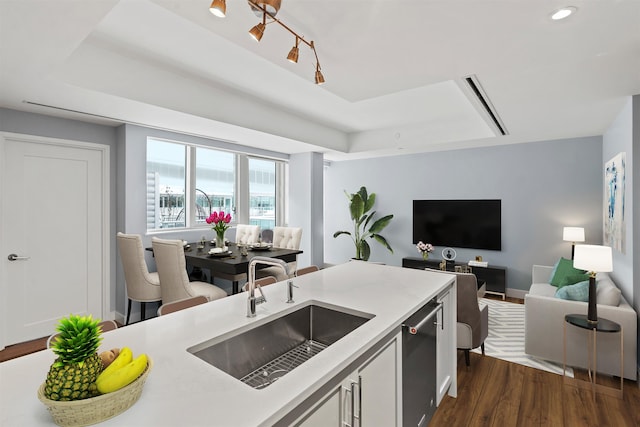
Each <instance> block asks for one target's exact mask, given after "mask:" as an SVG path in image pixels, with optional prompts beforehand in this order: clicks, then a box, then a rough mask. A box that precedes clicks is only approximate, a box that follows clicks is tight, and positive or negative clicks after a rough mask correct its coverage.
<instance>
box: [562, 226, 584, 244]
mask: <svg viewBox="0 0 640 427" xmlns="http://www.w3.org/2000/svg"><path fill="white" fill-rule="evenodd" d="M562 240H564V241H565V242H584V228H582V227H564V229H563V230H562Z"/></svg>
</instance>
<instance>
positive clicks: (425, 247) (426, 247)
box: [416, 240, 433, 260]
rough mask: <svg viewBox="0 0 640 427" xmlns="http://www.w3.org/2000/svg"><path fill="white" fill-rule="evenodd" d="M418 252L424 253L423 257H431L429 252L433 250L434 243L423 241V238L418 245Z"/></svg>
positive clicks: (425, 258)
mask: <svg viewBox="0 0 640 427" xmlns="http://www.w3.org/2000/svg"><path fill="white" fill-rule="evenodd" d="M416 248H418V252H420V253H421V254H422V259H424V260H427V259H429V254H430V253H431V252H433V245H432V244H431V243H422V240H421V241H419V242H418V244H417V245H416Z"/></svg>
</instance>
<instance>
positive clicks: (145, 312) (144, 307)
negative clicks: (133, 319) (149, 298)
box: [140, 302, 147, 320]
mask: <svg viewBox="0 0 640 427" xmlns="http://www.w3.org/2000/svg"><path fill="white" fill-rule="evenodd" d="M146 304H147V303H146V302H141V303H140V310H141V311H142V313H141V314H140V316H141V317H142V320H145V319H146V318H147V310H146V307H147V306H146Z"/></svg>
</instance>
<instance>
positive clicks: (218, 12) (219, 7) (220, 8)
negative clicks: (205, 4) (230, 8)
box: [209, 0, 227, 18]
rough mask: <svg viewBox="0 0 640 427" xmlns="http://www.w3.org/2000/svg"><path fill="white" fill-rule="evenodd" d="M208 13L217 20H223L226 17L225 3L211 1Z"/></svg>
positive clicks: (218, 0)
mask: <svg viewBox="0 0 640 427" xmlns="http://www.w3.org/2000/svg"><path fill="white" fill-rule="evenodd" d="M209 12H211V13H213V14H214V15H215V16H217V17H218V18H224V17H225V16H226V15H227V2H226V1H225V0H213V1H212V2H211V6H209Z"/></svg>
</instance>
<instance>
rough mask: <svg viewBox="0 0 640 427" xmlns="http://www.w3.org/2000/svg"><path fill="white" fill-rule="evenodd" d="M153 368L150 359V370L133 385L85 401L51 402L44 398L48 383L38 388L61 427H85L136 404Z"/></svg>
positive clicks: (39, 394)
mask: <svg viewBox="0 0 640 427" xmlns="http://www.w3.org/2000/svg"><path fill="white" fill-rule="evenodd" d="M152 367H153V362H152V361H151V358H149V359H148V362H147V369H145V370H144V372H143V373H142V374H141V375H140V376H139V377H138V378H137V379H136V380H135V381H134V382H132V383H131V384H129V385H127V386H126V387H123V388H121V389H120V390H116V391H114V392H112V393H107V394H102V395H100V396H96V397H92V398H89V399H83V400H73V401H68V402H59V401H57V400H50V399H47V398H46V397H45V395H44V387H45V383H42V385H41V386H40V388H39V389H38V399H40V400H41V401H42V403H44V404H45V406H46V407H47V409H48V410H49V412H50V413H51V416H52V417H53V421H54V422H55V423H56V424H58V425H59V426H63V427H81V426H88V425H91V424H96V423H99V422H102V421H105V420H108V419H109V418H113V417H115V416H116V415H118V414H121V413H123V412H124V411H126V410H127V409H129V408H130V407H131V406H132V405H133V404H134V403H136V401H137V400H138V398H139V397H140V394H141V393H142V387H143V386H144V382H145V381H146V380H147V376H148V375H149V371H151V368H152Z"/></svg>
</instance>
